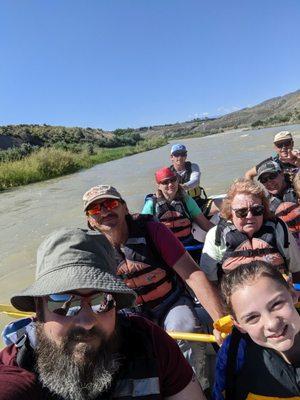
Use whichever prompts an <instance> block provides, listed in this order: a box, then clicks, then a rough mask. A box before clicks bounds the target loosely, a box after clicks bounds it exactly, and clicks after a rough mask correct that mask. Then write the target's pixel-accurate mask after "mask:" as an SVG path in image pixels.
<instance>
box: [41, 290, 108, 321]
mask: <svg viewBox="0 0 300 400" xmlns="http://www.w3.org/2000/svg"><path fill="white" fill-rule="evenodd" d="M82 302H85V303H87V304H88V305H89V306H90V307H91V310H92V311H93V312H94V313H95V314H101V313H105V312H107V311H110V310H112V309H113V308H114V307H115V306H116V302H115V300H114V298H113V296H112V295H111V294H110V293H104V292H100V293H95V294H92V295H90V294H89V295H86V296H84V295H76V294H72V293H57V294H50V295H49V296H47V297H46V304H47V308H48V310H49V311H50V312H53V313H54V314H59V315H63V316H65V317H73V316H74V315H77V314H78V313H79V312H80V310H81V309H82Z"/></svg>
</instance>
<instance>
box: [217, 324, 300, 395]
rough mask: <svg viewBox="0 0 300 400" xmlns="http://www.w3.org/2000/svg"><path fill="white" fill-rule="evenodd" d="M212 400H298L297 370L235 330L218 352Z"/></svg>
mask: <svg viewBox="0 0 300 400" xmlns="http://www.w3.org/2000/svg"><path fill="white" fill-rule="evenodd" d="M298 369H299V367H298ZM298 374H299V372H298ZM213 399H214V400H220V399H225V400H268V399H270V400H272V399H273V400H280V399H281V400H288V399H289V400H300V383H299V380H298V381H297V373H296V368H295V367H293V366H292V365H289V364H288V363H287V362H286V361H285V360H284V359H283V358H282V357H281V356H280V355H279V354H277V353H276V352H275V351H274V350H272V349H268V348H264V347H261V346H258V345H257V344H256V343H254V342H253V341H252V340H251V339H250V337H249V336H248V335H246V334H242V333H240V332H239V331H238V330H237V329H236V328H234V329H233V331H232V334H231V335H230V337H228V338H227V339H226V341H225V343H223V345H222V348H221V350H220V351H219V353H218V360H217V366H216V381H215V386H214V393H213Z"/></svg>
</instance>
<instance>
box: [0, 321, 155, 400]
mask: <svg viewBox="0 0 300 400" xmlns="http://www.w3.org/2000/svg"><path fill="white" fill-rule="evenodd" d="M118 322H119V327H120V330H121V331H120V337H121V339H122V347H121V351H120V353H121V354H122V367H121V369H120V370H119V372H118V373H117V374H116V376H115V378H114V380H113V382H112V385H111V388H110V389H109V390H108V391H107V392H105V393H103V394H102V395H100V396H98V397H96V398H95V400H108V399H114V400H125V399H126V400H129V399H134V400H146V399H150V398H151V400H152V399H153V400H161V399H163V397H162V394H161V390H160V379H159V378H160V377H159V370H158V360H157V356H156V355H155V353H154V348H153V344H152V339H153V338H152V335H151V325H150V322H149V321H147V322H146V320H144V319H143V318H141V317H137V316H131V317H128V316H126V317H124V316H122V315H118ZM3 351H6V353H5V354H4V355H1V354H0V361H2V362H3V360H5V365H17V366H20V367H21V368H24V369H25V370H27V371H30V372H33V373H34V366H35V360H34V351H33V349H32V348H31V346H30V343H29V341H28V339H27V340H26V337H25V340H23V342H22V344H21V345H18V347H16V346H15V345H12V346H9V347H8V348H6V349H4V350H3ZM0 364H1V362H0ZM34 384H35V385H38V386H41V384H40V383H39V382H38V381H36V382H34ZM39 389H40V391H41V395H40V397H39V398H41V399H43V400H60V397H57V396H55V395H53V394H52V393H50V392H49V391H48V389H47V388H45V387H43V388H42V387H40V388H39Z"/></svg>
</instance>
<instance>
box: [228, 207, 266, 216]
mask: <svg viewBox="0 0 300 400" xmlns="http://www.w3.org/2000/svg"><path fill="white" fill-rule="evenodd" d="M232 211H234V213H235V215H236V217H238V218H246V217H247V215H248V213H249V212H251V214H252V215H253V216H254V217H259V216H260V215H263V213H264V211H265V207H264V206H263V205H257V206H251V207H243V208H232Z"/></svg>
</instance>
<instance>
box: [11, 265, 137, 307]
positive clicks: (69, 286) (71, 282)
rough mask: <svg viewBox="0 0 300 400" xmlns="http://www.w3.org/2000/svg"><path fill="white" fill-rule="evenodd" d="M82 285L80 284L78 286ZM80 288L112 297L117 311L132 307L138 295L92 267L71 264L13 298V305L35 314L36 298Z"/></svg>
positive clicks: (36, 282) (119, 280) (120, 281)
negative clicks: (97, 291)
mask: <svg viewBox="0 0 300 400" xmlns="http://www.w3.org/2000/svg"><path fill="white" fill-rule="evenodd" d="M79 282H80V284H79ZM80 289H92V290H99V291H103V292H106V293H111V294H113V297H114V298H115V300H116V304H117V309H122V308H127V307H132V306H133V305H134V303H135V299H136V294H135V292H134V291H133V290H131V289H129V288H128V287H127V286H126V285H125V283H123V282H122V280H121V279H120V278H117V277H115V276H113V275H111V274H109V273H108V272H103V271H99V269H98V268H91V267H90V266H80V265H76V266H75V265H70V266H69V267H67V268H64V269H63V270H59V269H57V270H55V271H53V272H51V273H48V274H47V275H44V276H42V277H40V278H39V279H38V280H37V281H35V282H34V283H33V284H32V285H31V286H29V287H28V288H27V289H25V290H24V291H23V292H21V293H18V294H15V295H14V296H13V297H12V298H11V300H10V301H11V304H12V305H13V306H14V307H15V308H17V309H18V310H20V311H32V312H35V301H34V298H35V297H43V296H49V295H50V294H53V293H63V292H70V291H73V290H80Z"/></svg>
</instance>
